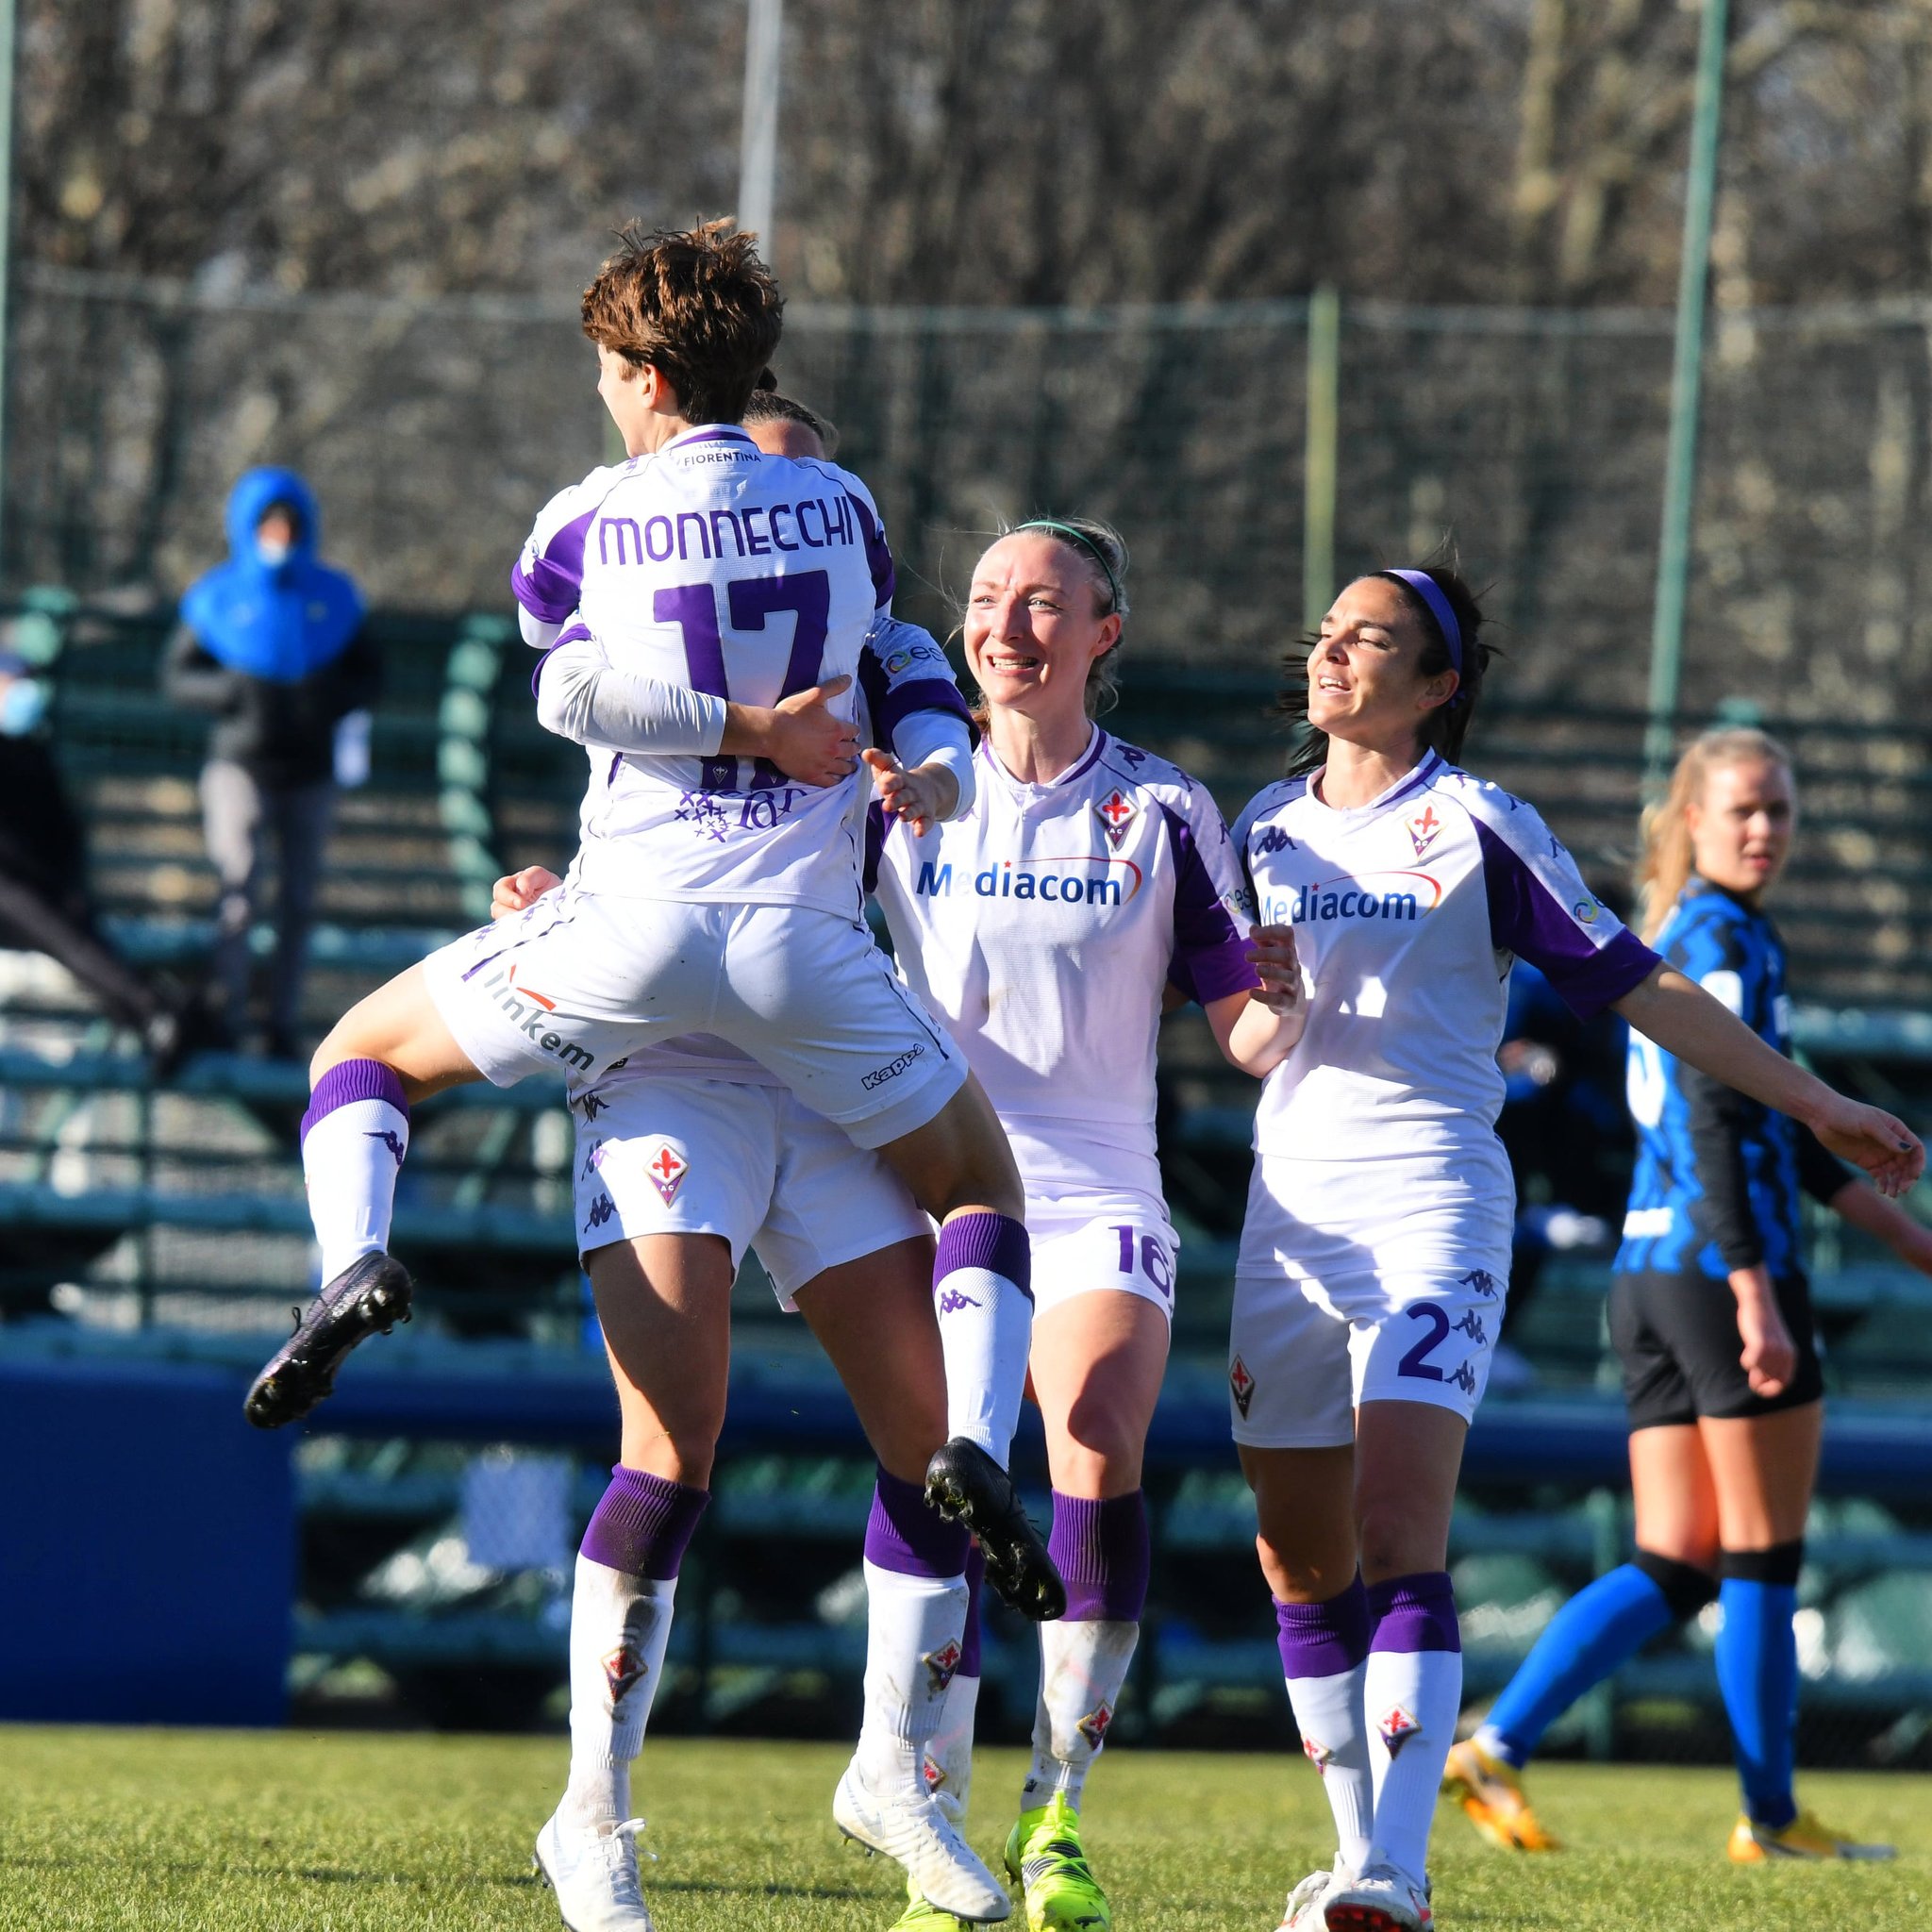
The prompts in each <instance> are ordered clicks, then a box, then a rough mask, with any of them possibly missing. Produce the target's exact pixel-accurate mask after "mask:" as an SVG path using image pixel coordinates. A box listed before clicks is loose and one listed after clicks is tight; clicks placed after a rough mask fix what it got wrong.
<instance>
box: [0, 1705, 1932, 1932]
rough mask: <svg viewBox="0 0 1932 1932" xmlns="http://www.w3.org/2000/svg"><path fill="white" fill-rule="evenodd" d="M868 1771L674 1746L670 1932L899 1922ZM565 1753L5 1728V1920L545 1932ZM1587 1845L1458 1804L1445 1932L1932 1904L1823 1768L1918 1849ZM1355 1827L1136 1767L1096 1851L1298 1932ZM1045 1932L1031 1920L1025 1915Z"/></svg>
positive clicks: (1728, 1799) (660, 1845)
mask: <svg viewBox="0 0 1932 1932" xmlns="http://www.w3.org/2000/svg"><path fill="white" fill-rule="evenodd" d="M844 1756H845V1754H844V1753H843V1752H842V1751H841V1750H840V1749H838V1748H835V1747H833V1746H829V1745H802V1744H759V1743H742V1742H728V1743H726V1742H719V1743H707V1742H699V1741H685V1740H666V1741H663V1742H660V1743H656V1744H652V1745H650V1746H648V1747H647V1749H646V1752H645V1757H644V1759H643V1762H642V1764H641V1767H640V1771H639V1775H638V1780H637V1783H638V1798H639V1808H640V1809H641V1810H642V1811H643V1812H644V1813H645V1814H646V1815H647V1816H648V1817H649V1818H650V1820H651V1830H650V1832H649V1834H648V1837H647V1842H648V1843H650V1844H652V1845H653V1846H655V1847H656V1849H657V1850H658V1853H659V1854H660V1858H659V1862H658V1863H657V1864H654V1865H647V1866H646V1868H645V1881H644V1882H645V1890H646V1894H647V1896H649V1898H650V1899H651V1901H652V1906H653V1909H654V1911H655V1913H656V1916H657V1920H658V1927H659V1932H725V1928H731V1932H741V1928H752V1927H756V1928H764V1927H773V1928H779V1927H783V1928H793V1927H796V1928H801V1932H803V1928H807V1927H809V1928H812V1932H846V1928H851V1932H858V1928H860V1927H866V1928H878V1932H883V1928H884V1927H885V1926H887V1925H889V1924H891V1922H892V1920H893V1919H894V1918H895V1917H897V1915H898V1912H899V1909H900V1907H901V1904H902V1903H903V1899H902V1895H901V1893H900V1892H899V1890H898V1888H897V1887H896V1885H895V1883H894V1875H895V1873H896V1867H892V1866H889V1865H888V1864H886V1863H885V1861H884V1860H882V1859H867V1858H865V1857H863V1856H862V1855H860V1854H859V1853H858V1851H856V1850H855V1849H853V1848H851V1847H849V1846H846V1845H845V1844H844V1843H843V1842H842V1840H840V1838H839V1837H838V1835H837V1833H836V1832H835V1830H834V1829H833V1826H832V1822H831V1816H830V1803H831V1792H832V1786H833V1783H834V1781H835V1780H836V1778H837V1776H838V1774H839V1771H840V1768H841V1765H842V1763H843V1761H844ZM563 1762H564V1749H563V1744H562V1741H561V1740H531V1739H524V1738H514V1739H510V1738H451V1737H395V1736H375V1737H372V1736H369V1735H366V1734H343V1733H337V1734H331V1735H326V1736H319V1737H318V1736H304V1735H296V1734H277V1733H260V1732H255V1733H230V1732H179V1731H174V1732H170V1731H145V1730H92V1729H30V1728H24V1727H22V1728H10V1729H9V1728H0V1927H5V1928H7V1932H12V1928H16V1927H22V1928H25V1927H32V1928H34V1932H41V1928H50V1932H51V1928H60V1932H93V1928H97V1927H98V1928H108V1927H114V1928H120V1927H128V1928H135V1927H138V1928H140V1932H176V1928H178V1932H230V1928H233V1932H363V1928H368V1932H377V1928H380V1932H404V1928H417V1927H421V1928H432V1927H433V1928H436V1932H458V1928H460V1932H496V1928H511V1927H514V1928H517V1932H541V1928H549V1927H553V1926H555V1925H557V1924H558V1918H557V1914H556V1910H555V1907H553V1906H552V1904H551V1902H550V1896H549V1894H548V1892H546V1891H544V1890H541V1888H540V1887H539V1886H538V1885H537V1884H536V1883H535V1881H534V1880H533V1879H532V1878H531V1876H530V1874H529V1849H530V1840H531V1839H532V1838H533V1837H534V1835H535V1833H536V1829H537V1827H538V1825H539V1824H541V1823H542V1821H543V1819H544V1817H545V1816H546V1814H547V1813H548V1811H549V1809H550V1807H551V1805H552V1803H553V1802H554V1799H555V1794H556V1788H557V1784H558V1777H559V1774H560V1773H561V1771H562V1768H563ZM1021 1769H1022V1762H1021V1758H1020V1757H1019V1755H1018V1754H1017V1753H1014V1752H1011V1751H990V1752H987V1753H984V1754H983V1755H982V1757H981V1760H980V1764H979V1767H978V1772H977V1775H976V1779H975V1791H974V1824H973V1827H972V1831H971V1836H972V1838H973V1840H974V1843H975V1844H976V1845H977V1846H978V1847H979V1849H980V1851H981V1852H982V1854H984V1855H987V1856H988V1857H992V1858H996V1857H997V1856H998V1839H999V1835H1000V1834H1001V1833H1003V1832H1004V1830H1005V1828H1006V1826H1007V1824H1008V1823H1009V1822H1010V1813H1009V1811H1008V1807H1009V1806H1010V1805H1011V1803H1012V1800H1013V1794H1014V1793H1015V1791H1016V1790H1017V1788H1018V1781H1019V1776H1020V1773H1021ZM1535 1790H1536V1794H1537V1797H1538V1799H1539V1801H1540V1802H1541V1804H1542V1806H1543V1807H1544V1809H1545V1810H1546V1812H1547V1815H1548V1817H1549V1820H1550V1822H1551V1824H1553V1825H1554V1826H1555V1828H1557V1830H1559V1831H1560V1832H1562V1833H1563V1835H1564V1836H1565V1837H1566V1839H1567V1840H1569V1843H1570V1846H1571V1849H1570V1850H1568V1851H1566V1852H1564V1853H1562V1854H1560V1855H1558V1856H1555V1857H1542V1858H1534V1859H1532V1858H1524V1857H1504V1856H1502V1855H1500V1854H1497V1853H1493V1852H1490V1851H1487V1850H1485V1849H1484V1848H1483V1847H1482V1846H1481V1845H1479V1844H1478V1843H1477V1841H1476V1840H1475V1838H1474V1834H1473V1833H1472V1832H1471V1831H1470V1830H1469V1828H1468V1826H1467V1825H1466V1824H1464V1822H1463V1820H1462V1818H1461V1817H1460V1815H1459V1814H1458V1813H1457V1812H1456V1811H1454V1810H1452V1809H1451V1808H1449V1807H1446V1806H1445V1807H1443V1808H1442V1810H1441V1814H1440V1817H1439V1820H1438V1834H1437V1843H1436V1854H1435V1867H1434V1869H1435V1877H1436V1898H1437V1915H1438V1916H1437V1923H1438V1924H1440V1925H1441V1926H1442V1927H1443V1928H1444V1932H1460V1928H1464V1927H1468V1928H1471V1932H1475V1928H1483V1932H1499V1928H1503V1927H1508V1928H1511V1932H1517V1928H1520V1932H1539V1928H1548V1932H1594V1928H1604V1932H1608V1928H1610V1927H1616V1928H1618V1932H1625V1928H1664V1932H1670V1928H1675V1927H1685V1928H1692V1927H1694V1928H1696V1932H1727V1928H1736V1932H1747V1928H1748V1932H1779V1928H1783V1927H1791V1928H1794V1932H1795V1928H1799V1927H1805V1928H1810V1927H1831V1926H1838V1925H1856V1926H1858V1927H1860V1928H1864V1932H1888V1928H1891V1927H1898V1928H1900V1932H1905V1928H1907V1927H1916V1926H1918V1925H1920V1924H1922V1923H1923V1922H1924V1919H1925V1917H1926V1907H1927V1904H1928V1903H1932V1780H1928V1779H1926V1778H1924V1777H1907V1776H1902V1775H1887V1776H1878V1775H1873V1776H1866V1775H1849V1774H1840V1775H1828V1776H1827V1775H1813V1776H1811V1777H1809V1778H1807V1780H1806V1781H1805V1785H1804V1790H1805V1794H1806V1796H1807V1800H1808V1801H1809V1802H1810V1803H1812V1804H1813V1805H1814V1806H1816V1807H1817V1808H1818V1809H1819V1810H1820V1811H1822V1812H1823V1813H1824V1815H1825V1816H1826V1817H1827V1818H1828V1819H1830V1820H1832V1821H1833V1822H1835V1823H1839V1824H1842V1825H1843V1826H1844V1827H1845V1828H1848V1829H1856V1830H1858V1831H1861V1832H1866V1833H1870V1834H1872V1835H1874V1836H1880V1835H1883V1836H1889V1837H1890V1838H1892V1839H1894V1840H1896V1841H1897V1843H1898V1845H1899V1848H1900V1854H1901V1856H1900V1859H1899V1862H1898V1863H1897V1864H1895V1865H1892V1866H1888V1867H1847V1866H1839V1867H1819V1866H1790V1865H1786V1866H1779V1867H1776V1868H1773V1869H1765V1868H1761V1867H1760V1868H1755V1869H1749V1870H1738V1869H1735V1868H1733V1867H1732V1866H1730V1865H1728V1864H1727V1863H1726V1862H1725V1861H1724V1855H1723V1854H1724V1835H1725V1832H1726V1831H1727V1830H1728V1828H1729V1826H1730V1824H1731V1820H1732V1817H1733V1815H1734V1807H1735V1800H1734V1797H1733V1791H1732V1786H1731V1782H1730V1779H1729V1778H1728V1777H1727V1776H1726V1775H1725V1774H1723V1773H1720V1772H1716V1771H1658V1770H1650V1769H1642V1768H1638V1769H1627V1768H1625V1769H1614V1770H1599V1769H1595V1768H1591V1767H1573V1766H1564V1765H1557V1766H1552V1767H1549V1768H1546V1769H1542V1770H1540V1771H1539V1772H1538V1774H1537V1776H1536V1782H1535ZM1326 1829H1327V1813H1326V1809H1325V1807H1324V1805H1323V1802H1322V1795H1321V1790H1320V1788H1319V1786H1318V1784H1317V1782H1316V1779H1315V1776H1314V1774H1313V1773H1312V1771H1310V1769H1309V1768H1308V1766H1307V1765H1306V1764H1305V1763H1303V1762H1302V1761H1301V1759H1300V1758H1299V1757H1282V1758H1264V1757H1195V1756H1185V1755H1181V1754H1178V1753H1174V1754H1170V1753H1160V1752H1136V1751H1131V1750H1124V1749H1123V1750H1117V1751H1115V1752H1113V1753H1110V1754H1109V1755H1108V1758H1107V1760H1106V1762H1105V1763H1103V1764H1102V1765H1101V1766H1100V1768H1099V1769H1098V1771H1097V1772H1096V1773H1095V1774H1094V1778H1093V1782H1092V1785H1091V1788H1090V1790H1089V1797H1088V1806H1087V1842H1088V1848H1089V1850H1090V1852H1091V1854H1092V1856H1093V1859H1094V1863H1095V1866H1096V1869H1097V1870H1098V1872H1099V1873H1100V1874H1101V1876H1102V1878H1103V1879H1104V1880H1105V1881H1106V1882H1107V1883H1108V1886H1109V1888H1110V1890H1111V1893H1112V1897H1113V1902H1114V1912H1115V1922H1116V1924H1117V1926H1118V1927H1119V1928H1120V1932H1157V1928H1158V1932H1210V1928H1211V1932H1271V1928H1272V1927H1273V1926H1274V1923H1275V1921H1276V1919H1277V1917H1278V1916H1279V1913H1280V1909H1281V1901H1282V1896H1283V1894H1284V1893H1285V1892H1286V1890H1288V1888H1289V1886H1290V1885H1291V1884H1292V1883H1293V1882H1294V1881H1295V1880H1296V1879H1298V1878H1300V1877H1301V1876H1302V1874H1303V1873H1304V1872H1306V1871H1307V1869H1308V1868H1309V1867H1310V1866H1311V1865H1312V1864H1313V1863H1315V1862H1316V1861H1317V1860H1318V1859H1319V1858H1320V1857H1321V1855H1322V1852H1323V1848H1324V1842H1325V1834H1326ZM1010 1923H1011V1924H1013V1925H1014V1927H1015V1932H1024V1920H1021V1919H1015V1920H1014V1921H1012V1922H1010Z"/></svg>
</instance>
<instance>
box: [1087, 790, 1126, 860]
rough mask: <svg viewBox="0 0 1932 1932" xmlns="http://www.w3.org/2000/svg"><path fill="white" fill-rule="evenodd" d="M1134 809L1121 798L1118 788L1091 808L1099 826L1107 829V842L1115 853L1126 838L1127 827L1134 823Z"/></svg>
mask: <svg viewBox="0 0 1932 1932" xmlns="http://www.w3.org/2000/svg"><path fill="white" fill-rule="evenodd" d="M1135 809H1136V808H1135V807H1134V806H1133V804H1132V803H1131V802H1130V801H1129V800H1127V799H1125V798H1123V797H1122V796H1121V793H1120V791H1119V788H1118V787H1116V788H1115V790H1113V791H1109V792H1108V794H1107V796H1106V797H1105V798H1103V799H1102V800H1101V801H1100V803H1099V804H1098V805H1096V806H1095V807H1094V808H1093V810H1094V813H1095V815H1096V816H1097V817H1098V818H1099V820H1100V823H1101V824H1102V825H1104V826H1105V827H1106V829H1107V842H1108V844H1109V845H1111V846H1112V847H1113V848H1114V850H1115V851H1116V852H1118V851H1119V850H1120V843H1121V841H1122V840H1123V839H1124V838H1125V837H1126V836H1127V827H1128V826H1129V825H1130V824H1133V822H1134V813H1135Z"/></svg>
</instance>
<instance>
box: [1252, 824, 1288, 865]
mask: <svg viewBox="0 0 1932 1932" xmlns="http://www.w3.org/2000/svg"><path fill="white" fill-rule="evenodd" d="M1294 849H1295V844H1294V841H1293V840H1292V839H1291V838H1290V837H1289V836H1288V834H1287V833H1286V832H1284V831H1283V830H1282V829H1281V827H1280V826H1279V825H1270V826H1269V827H1268V828H1267V829H1266V830H1265V831H1263V832H1261V833H1260V834H1259V835H1258V836H1257V838H1256V840H1255V856H1256V858H1266V857H1267V856H1268V854H1269V853H1271V852H1292V851H1293V850H1294Z"/></svg>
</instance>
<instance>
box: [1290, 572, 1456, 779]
mask: <svg viewBox="0 0 1932 1932" xmlns="http://www.w3.org/2000/svg"><path fill="white" fill-rule="evenodd" d="M1428 644H1429V637H1428V632H1427V629H1426V626H1425V625H1424V621H1423V619H1422V617H1421V615H1420V614H1419V613H1418V611H1417V609H1416V608H1415V603H1414V600H1413V599H1412V598H1411V597H1410V596H1409V595H1408V593H1407V591H1404V590H1403V589H1402V588H1401V587H1400V586H1399V585H1397V584H1393V583H1391V582H1390V580H1389V579H1388V578H1387V577H1357V579H1356V580H1355V582H1354V583H1352V584H1350V585H1349V586H1348V587H1347V589H1346V590H1344V591H1342V593H1341V596H1339V597H1338V598H1336V600H1335V602H1334V603H1333V604H1332V605H1331V606H1330V607H1329V609H1328V614H1327V616H1325V617H1324V619H1323V620H1322V630H1321V637H1320V641H1318V642H1317V643H1316V645H1315V648H1314V649H1313V650H1312V651H1310V652H1309V653H1308V723H1309V724H1312V725H1313V726H1314V727H1315V729H1316V730H1317V731H1323V732H1326V733H1327V735H1328V736H1329V737H1330V738H1335V739H1340V740H1341V741H1342V742H1343V743H1344V744H1361V745H1368V746H1372V747H1374V748H1375V749H1378V750H1380V749H1386V748H1387V746H1388V744H1389V742H1390V741H1391V740H1398V739H1400V738H1401V737H1402V735H1403V734H1404V733H1405V732H1407V733H1409V734H1417V733H1420V731H1421V729H1422V726H1423V722H1424V718H1425V717H1426V716H1427V714H1428V713H1429V712H1430V711H1431V710H1434V709H1435V708H1438V707H1439V706H1440V705H1442V704H1444V703H1446V702H1447V701H1448V699H1449V698H1450V697H1451V696H1452V695H1453V694H1454V692H1455V690H1456V678H1455V674H1454V673H1453V672H1448V671H1439V672H1436V673H1434V674H1433V675H1429V676H1424V675H1423V669H1422V661H1423V656H1424V652H1425V651H1426V650H1427V648H1428Z"/></svg>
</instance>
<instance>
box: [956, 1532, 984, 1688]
mask: <svg viewBox="0 0 1932 1932" xmlns="http://www.w3.org/2000/svg"><path fill="white" fill-rule="evenodd" d="M985 1588H986V1557H985V1556H984V1554H983V1553H982V1552H981V1550H980V1547H979V1545H978V1544H977V1543H974V1545H973V1546H972V1548H971V1549H969V1550H968V1551H967V1552H966V1627H965V1629H964V1630H962V1631H961V1632H960V1633H959V1669H958V1675H959V1676H962V1677H976V1676H978V1674H979V1597H980V1592H981V1591H983V1590H984V1589H985Z"/></svg>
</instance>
